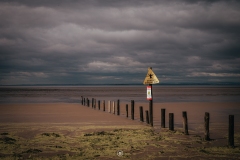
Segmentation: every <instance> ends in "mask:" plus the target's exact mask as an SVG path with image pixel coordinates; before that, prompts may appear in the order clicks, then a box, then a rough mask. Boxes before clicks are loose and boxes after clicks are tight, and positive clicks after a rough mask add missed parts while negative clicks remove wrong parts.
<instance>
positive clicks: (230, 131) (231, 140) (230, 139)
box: [81, 96, 234, 147]
mask: <svg viewBox="0 0 240 160" xmlns="http://www.w3.org/2000/svg"><path fill="white" fill-rule="evenodd" d="M81 97H82V105H84V106H87V107H90V99H88V98H84V97H83V96H81ZM100 103H101V101H100V100H98V107H97V106H96V104H97V100H96V99H95V98H92V103H91V104H92V106H91V107H92V108H93V109H96V107H97V108H98V110H100V106H101V105H100ZM111 104H112V105H111ZM102 106H103V111H106V107H105V100H103V101H102ZM134 108H135V107H134V100H131V119H132V120H134ZM108 112H109V113H113V114H116V115H120V100H117V104H116V106H115V101H112V103H111V101H108ZM139 113H140V121H141V122H144V116H143V107H142V106H140V107H139ZM165 113H166V109H165V108H162V109H161V128H165V119H166V118H165ZM145 116H146V117H145V118H146V123H147V124H150V116H151V115H149V111H148V110H146V111H145ZM126 117H129V113H128V104H126ZM182 117H183V129H184V134H185V135H189V133H188V119H187V112H186V111H183V112H182ZM209 122H210V114H209V113H208V112H206V113H205V116H204V140H206V141H209V140H211V139H210V136H209V135H210V134H209V133H210V132H209ZM150 125H151V126H153V123H151V124H150ZM169 130H171V131H174V113H169ZM228 145H229V146H231V147H234V115H229V127H228Z"/></svg>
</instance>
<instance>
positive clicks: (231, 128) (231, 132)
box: [228, 115, 234, 147]
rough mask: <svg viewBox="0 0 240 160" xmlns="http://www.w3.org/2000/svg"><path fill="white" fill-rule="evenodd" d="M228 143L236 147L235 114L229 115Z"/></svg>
mask: <svg viewBox="0 0 240 160" xmlns="http://www.w3.org/2000/svg"><path fill="white" fill-rule="evenodd" d="M228 145H229V146H230V147H234V115H229V126H228Z"/></svg>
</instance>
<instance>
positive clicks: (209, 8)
mask: <svg viewBox="0 0 240 160" xmlns="http://www.w3.org/2000/svg"><path fill="white" fill-rule="evenodd" d="M0 54H1V55H0V85H22V84H31V85H32V84H142V83H143V81H144V79H145V77H146V74H147V71H148V67H152V68H153V71H154V73H155V74H156V76H157V77H158V79H159V80H160V84H183V83H187V84H195V83H196V84H197V83H212V84H229V83H240V1H238V0H235V1H234V0H226V1H224V0H219V1H218V0H201V1H200V0H171V1H168V0H162V1H158V0H147V1H145V0H120V1H119V0H101V1H100V0H98V1H97V0H81V1H76V0H68V1H64V0H51V1H49V0H41V1H35V0H21V1H19V0H0Z"/></svg>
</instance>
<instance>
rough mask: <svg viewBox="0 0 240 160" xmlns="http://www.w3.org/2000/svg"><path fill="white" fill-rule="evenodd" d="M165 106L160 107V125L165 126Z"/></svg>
mask: <svg viewBox="0 0 240 160" xmlns="http://www.w3.org/2000/svg"><path fill="white" fill-rule="evenodd" d="M165 111H166V109H165V108H162V109H161V127H162V128H165Z"/></svg>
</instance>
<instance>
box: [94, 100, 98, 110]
mask: <svg viewBox="0 0 240 160" xmlns="http://www.w3.org/2000/svg"><path fill="white" fill-rule="evenodd" d="M96 107H97V99H94V108H95V109H96Z"/></svg>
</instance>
